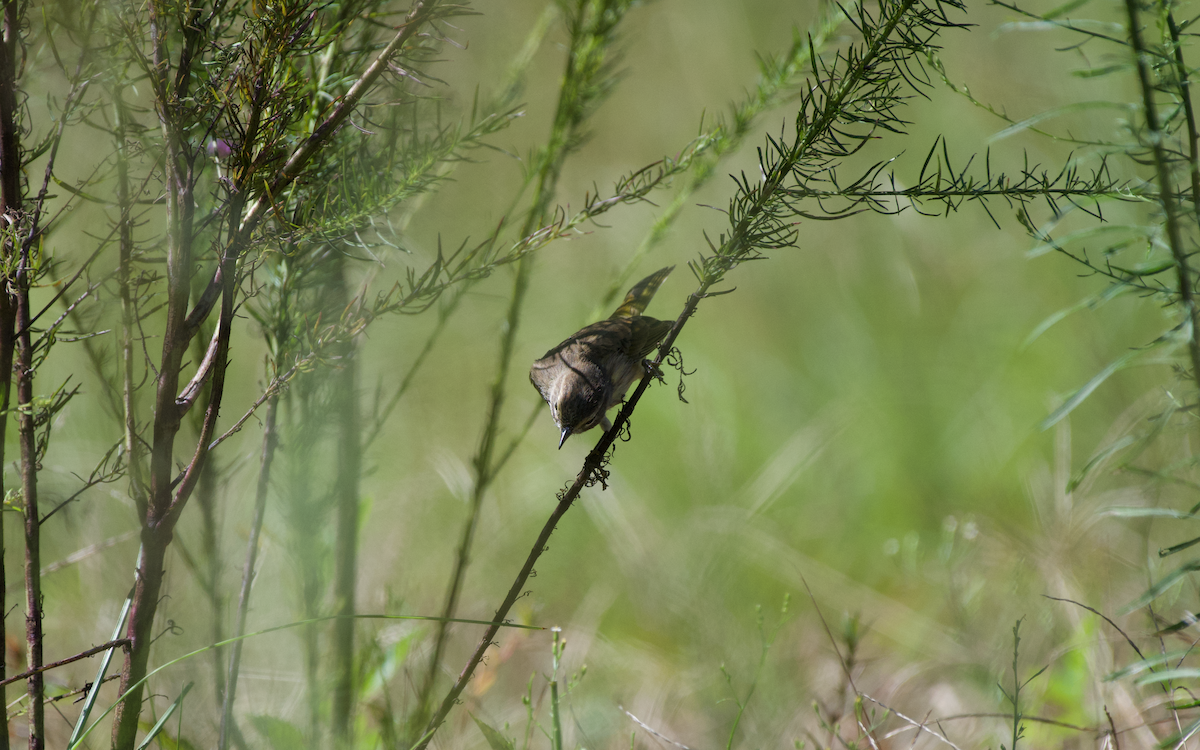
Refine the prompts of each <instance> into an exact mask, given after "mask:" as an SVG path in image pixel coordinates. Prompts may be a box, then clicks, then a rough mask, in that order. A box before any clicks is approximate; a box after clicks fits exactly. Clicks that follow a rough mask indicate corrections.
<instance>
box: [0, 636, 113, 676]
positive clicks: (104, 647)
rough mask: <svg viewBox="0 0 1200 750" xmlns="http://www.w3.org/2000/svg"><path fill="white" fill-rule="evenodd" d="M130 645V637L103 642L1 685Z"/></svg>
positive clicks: (30, 670) (24, 673)
mask: <svg viewBox="0 0 1200 750" xmlns="http://www.w3.org/2000/svg"><path fill="white" fill-rule="evenodd" d="M128 645H129V639H128V638H118V639H117V640H115V641H109V642H108V643H101V644H100V645H99V646H92V647H91V648H89V649H87V650H86V651H80V652H79V653H78V654H75V655H74V656H68V657H67V658H65V659H59V660H58V661H52V662H50V663H49V664H43V665H41V666H40V667H38V668H37V669H29V670H26V671H24V672H22V673H21V674H19V675H14V676H12V677H9V678H7V679H5V680H0V687H2V686H4V685H10V684H12V683H14V682H20V681H21V680H24V679H25V678H27V677H32V676H33V675H40V674H41V673H42V672H49V671H50V670H51V669H58V668H59V667H65V666H66V665H68V664H72V663H74V662H77V661H79V660H80V659H86V658H88V657H89V656H95V655H96V654H99V653H101V652H103V651H108V650H109V649H113V648H120V647H122V646H128Z"/></svg>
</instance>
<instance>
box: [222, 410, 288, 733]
mask: <svg viewBox="0 0 1200 750" xmlns="http://www.w3.org/2000/svg"><path fill="white" fill-rule="evenodd" d="M278 407H279V399H278V398H272V399H271V400H270V401H269V402H267V413H266V419H265V423H264V425H263V447H262V462H261V464H260V466H259V469H258V486H257V488H256V490H255V497H254V518H253V520H251V522H250V539H249V540H248V541H247V542H246V562H245V565H244V566H243V567H242V589H241V592H240V593H239V595H238V609H237V625H236V626H235V628H234V631H233V637H234V638H237V639H238V640H236V641H234V643H233V645H232V647H231V649H230V653H229V673H228V677H227V678H226V680H225V695H224V698H223V700H222V708H221V733H220V735H219V736H218V739H217V748H218V750H225V748H227V747H228V746H229V737H230V724H231V722H232V717H233V700H234V697H235V696H236V694H237V684H238V670H239V669H240V667H241V661H242V644H243V643H244V641H243V640H241V637H242V636H243V635H245V634H246V617H247V616H248V615H249V613H250V587H251V584H253V582H254V568H255V566H256V565H257V562H258V540H259V536H260V535H261V533H262V525H263V516H264V515H265V514H266V510H267V490H268V489H270V480H271V464H272V463H273V462H274V460H275V448H276V446H277V445H278V442H279V440H278V433H277V432H276V430H275V420H276V412H277V411H278Z"/></svg>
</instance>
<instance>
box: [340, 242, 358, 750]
mask: <svg viewBox="0 0 1200 750" xmlns="http://www.w3.org/2000/svg"><path fill="white" fill-rule="evenodd" d="M341 262H342V264H343V265H342V279H341V284H342V287H341V289H342V294H343V300H347V301H348V299H349V296H350V295H349V291H348V290H349V286H350V279H349V278H347V268H346V264H345V260H344V259H343V260H342V261H341ZM344 307H345V305H342V308H343V309H344ZM345 354H346V356H345V357H344V358H343V361H344V362H345V364H344V366H343V367H342V369H341V371H340V372H337V373H334V381H335V383H336V385H335V387H334V393H335V394H336V396H335V407H334V408H335V409H336V410H337V415H338V417H337V419H338V428H337V429H338V452H337V480H336V481H337V485H336V487H335V489H334V502H335V503H336V505H337V541H336V548H335V550H334V560H335V563H334V565H335V568H334V601H335V608H334V609H335V612H336V614H337V615H338V616H339V617H338V619H337V620H335V621H334V625H333V654H334V660H335V670H336V674H335V676H334V691H333V736H334V739H335V741H336V742H337V743H338V746H339V747H346V746H348V745H349V744H350V740H351V737H350V714H351V712H352V711H353V707H354V700H355V696H354V682H355V677H356V670H355V660H354V619H353V615H354V614H355V607H356V602H355V588H356V587H357V584H358V568H357V566H358V499H359V490H358V486H359V485H358V479H359V476H360V475H361V471H362V444H361V442H360V441H361V439H362V437H361V434H360V429H361V425H360V419H359V407H358V364H357V361H356V360H355V358H354V347H353V344H352V343H351V344H347V346H346V352H345Z"/></svg>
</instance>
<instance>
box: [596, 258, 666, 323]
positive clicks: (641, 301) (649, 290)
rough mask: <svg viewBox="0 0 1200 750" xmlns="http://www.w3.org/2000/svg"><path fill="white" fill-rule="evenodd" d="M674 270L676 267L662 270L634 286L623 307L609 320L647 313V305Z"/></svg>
mask: <svg viewBox="0 0 1200 750" xmlns="http://www.w3.org/2000/svg"><path fill="white" fill-rule="evenodd" d="M674 270H675V266H667V267H666V268H660V269H658V270H657V271H655V272H654V273H652V274H650V275H649V276H647V277H646V278H644V279H642V280H641V281H639V282H638V283H636V284H634V286H633V289H630V290H629V294H626V295H625V301H624V302H622V303H621V306H620V307H618V308H617V309H616V311H615V312H613V314H612V315H610V316H608V318H609V320H615V319H617V318H632V317H634V316H636V315H641V314H642V313H643V312H645V311H646V305H648V304H650V300H651V299H653V298H654V293H655V292H657V291H658V287H659V285H660V284H662V283H663V279H665V278H667V276H669V275H670V274H671V271H674Z"/></svg>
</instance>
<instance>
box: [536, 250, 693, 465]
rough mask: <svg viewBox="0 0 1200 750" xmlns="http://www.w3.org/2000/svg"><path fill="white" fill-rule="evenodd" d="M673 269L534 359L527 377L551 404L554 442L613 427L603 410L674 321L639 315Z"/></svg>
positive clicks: (642, 368) (619, 398)
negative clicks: (556, 433) (555, 428)
mask: <svg viewBox="0 0 1200 750" xmlns="http://www.w3.org/2000/svg"><path fill="white" fill-rule="evenodd" d="M674 269H675V266H668V267H666V268H661V269H659V270H657V271H655V272H654V273H652V274H650V275H649V276H647V277H646V278H644V279H642V280H641V281H639V282H638V283H637V284H635V285H634V286H633V288H632V289H630V290H629V293H628V294H627V295H625V301H624V302H622V303H621V306H620V307H618V308H617V309H616V310H615V311H614V312H613V314H612V315H610V316H608V317H607V318H606V319H604V320H601V321H599V322H596V323H592V324H591V325H589V326H586V327H584V328H581V329H580V330H579V331H577V332H576V333H575V334H574V335H573V336H571V337H570V338H568V339H566V340H565V341H563V342H562V343H561V344H559V345H558V346H556V347H554V348H553V349H551V350H550V351H548V352H546V354H545V356H543V357H542V358H541V359H539V360H537V361H536V362H534V363H533V367H531V368H530V370H529V380H530V382H532V383H533V386H534V387H535V388H537V390H538V393H540V394H541V395H542V398H543V399H545V400H546V403H547V404H548V405H549V406H550V415H551V416H552V417H554V423H555V424H556V425H558V429H559V430H560V436H559V439H558V447H559V449H561V448H562V447H563V443H565V442H567V438H569V437H570V436H572V435H578V434H579V433H581V432H586V431H588V430H590V429H592V428H593V427H595V426H596V425H601V426H603V428H604V429H605V430H608V429H609V428H610V427H612V423H611V422H609V421H608V417H606V416H604V413H605V412H606V411H608V410H609V409H611V408H612V407H614V406H616V405H617V404H620V403H622V402H624V400H625V391H627V390H629V386H631V385H633V382H634V381H635V380H637V379H638V377H639V376H640V375H641V374H643V373H644V372H646V371H647V370H646V368H647V366H648V365H649V362H646V361H645V360H644V358H645V357H646V355H648V354H649V353H650V352H652V351H654V348H655V347H657V346H658V345H659V342H661V341H662V340H663V337H665V336H666V335H667V332H668V331H670V330H671V326H672V325H674V321H670V320H655V319H654V318H651V317H647V316H645V315H642V312H643V311H644V310H645V309H646V306H647V305H648V304H650V300H651V299H652V298H653V297H654V293H655V292H657V291H658V287H659V285H661V284H662V283H663V280H664V279H666V278H667V276H668V275H669V274H670V273H671V271H673V270H674Z"/></svg>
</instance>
